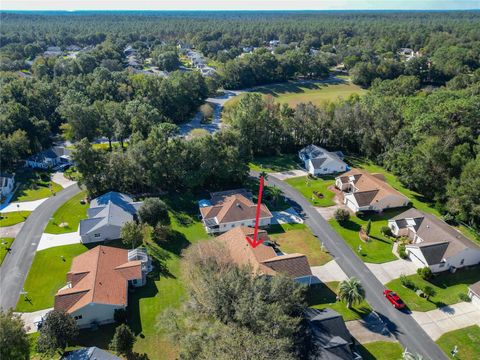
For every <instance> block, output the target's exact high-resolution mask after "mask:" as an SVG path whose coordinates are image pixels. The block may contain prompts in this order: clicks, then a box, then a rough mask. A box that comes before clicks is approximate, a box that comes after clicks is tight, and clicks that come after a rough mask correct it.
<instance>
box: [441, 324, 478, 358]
mask: <svg viewBox="0 0 480 360" xmlns="http://www.w3.org/2000/svg"><path fill="white" fill-rule="evenodd" d="M436 343H437V344H438V346H440V348H441V349H442V350H443V351H444V352H445V354H447V356H448V357H449V358H450V359H458V360H471V359H480V326H478V325H473V326H469V327H466V328H464V329H459V330H455V331H450V332H448V333H446V334H443V335H442V336H441V337H440V338H439V339H438V340H437V341H436ZM455 346H457V347H458V354H457V355H456V356H455V357H453V356H452V354H451V353H450V352H451V351H452V350H453V348H454V347H455Z"/></svg>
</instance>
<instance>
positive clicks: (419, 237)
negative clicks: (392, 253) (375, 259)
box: [388, 208, 480, 272]
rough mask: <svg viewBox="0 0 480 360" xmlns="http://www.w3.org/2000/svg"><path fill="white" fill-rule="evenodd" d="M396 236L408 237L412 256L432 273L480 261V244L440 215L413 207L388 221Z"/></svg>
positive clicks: (412, 258) (479, 262)
mask: <svg viewBox="0 0 480 360" xmlns="http://www.w3.org/2000/svg"><path fill="white" fill-rule="evenodd" d="M388 227H389V228H390V229H391V230H392V232H393V234H394V235H395V236H406V237H407V238H408V239H409V240H410V241H411V243H410V244H408V245H406V246H405V248H406V251H407V254H408V256H409V258H410V259H411V260H412V261H413V262H414V263H415V264H417V265H418V266H421V267H425V266H428V267H429V268H430V270H432V272H440V271H445V270H451V271H454V270H455V269H457V268H461V267H464V266H471V265H477V264H480V247H479V246H478V245H476V244H474V243H473V242H471V241H470V240H469V239H467V238H466V237H465V236H463V235H462V234H461V233H460V232H459V231H457V230H455V229H454V228H452V227H451V226H449V225H448V224H447V223H446V222H444V221H442V220H440V219H438V218H437V217H435V216H433V215H431V214H427V213H424V212H422V211H419V210H417V209H414V208H412V209H409V210H407V211H405V212H403V213H401V214H399V215H397V216H395V217H394V218H392V219H390V220H388Z"/></svg>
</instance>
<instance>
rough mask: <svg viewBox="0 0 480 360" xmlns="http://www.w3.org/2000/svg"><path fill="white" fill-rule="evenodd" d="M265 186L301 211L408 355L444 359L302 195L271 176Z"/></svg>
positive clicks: (414, 322) (430, 340)
mask: <svg viewBox="0 0 480 360" xmlns="http://www.w3.org/2000/svg"><path fill="white" fill-rule="evenodd" d="M250 174H251V176H255V177H258V176H259V173H258V172H256V171H251V172H250ZM266 184H267V185H275V186H277V187H278V188H280V189H281V190H282V191H283V193H284V195H285V196H286V197H287V198H288V199H290V200H291V201H293V202H294V203H296V204H297V205H298V206H299V207H301V208H302V210H303V212H304V214H303V215H304V217H305V223H306V224H307V225H308V226H309V227H310V229H311V230H312V232H313V234H314V235H315V236H316V237H317V238H318V239H319V241H320V242H322V243H324V245H325V247H326V248H327V249H328V251H329V252H330V254H331V255H332V256H333V257H334V258H335V260H336V262H337V263H338V265H339V266H340V267H341V268H342V270H343V271H344V272H345V273H346V274H347V276H349V277H356V278H357V279H359V280H360V281H361V282H362V284H363V287H364V288H365V292H366V299H367V301H368V302H369V303H370V305H371V306H372V307H373V309H374V310H375V312H376V313H378V315H380V316H381V318H382V319H383V320H384V321H385V322H386V323H387V326H388V328H389V330H390V331H391V332H392V334H394V335H395V336H396V338H397V339H398V341H399V342H400V343H401V344H402V345H403V347H404V348H406V349H407V350H408V352H410V353H414V354H415V353H417V354H421V355H423V356H424V357H426V358H427V359H432V360H433V359H435V360H444V359H445V360H446V359H447V356H446V355H445V354H444V353H443V351H442V350H441V349H440V348H439V347H438V346H437V344H435V342H434V341H433V340H432V339H431V338H430V337H429V336H428V335H427V333H426V332H425V331H424V330H423V329H422V328H421V327H420V325H418V324H417V322H416V321H415V319H414V318H413V317H412V316H411V314H409V313H406V312H401V311H399V310H396V309H394V308H393V307H392V306H391V304H390V303H389V302H387V301H386V300H385V298H384V296H383V290H384V289H385V287H384V286H383V285H382V284H381V283H380V281H379V280H378V279H377V278H376V277H375V275H374V274H373V273H372V272H371V271H370V270H369V269H368V267H367V266H366V265H365V263H364V262H363V261H362V260H360V259H359V258H358V257H357V256H356V255H355V253H354V252H353V251H352V249H350V247H349V246H348V245H347V243H346V242H345V241H344V240H343V239H342V238H341V237H340V235H338V234H337V233H336V232H335V230H333V228H332V227H331V226H330V224H328V222H327V221H326V220H325V219H324V218H323V217H322V216H321V215H320V214H319V213H318V211H317V210H316V209H315V208H314V207H313V206H312V205H310V203H309V202H308V201H307V200H306V199H305V198H304V197H303V195H301V194H300V193H299V192H297V190H295V189H294V188H293V187H291V186H290V185H288V184H287V183H285V182H283V181H281V180H279V179H277V178H275V177H273V176H271V175H270V176H268V178H267V179H266Z"/></svg>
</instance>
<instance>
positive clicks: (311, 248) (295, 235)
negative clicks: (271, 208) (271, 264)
mask: <svg viewBox="0 0 480 360" xmlns="http://www.w3.org/2000/svg"><path fill="white" fill-rule="evenodd" d="M268 233H269V235H270V237H271V238H272V239H273V240H275V241H276V242H277V243H278V244H279V247H280V250H282V251H283V252H284V253H287V254H292V253H301V254H305V255H306V256H307V259H308V263H309V264H310V266H321V265H324V264H326V263H327V262H329V261H330V260H332V257H331V256H330V255H329V254H328V253H327V252H325V251H322V249H321V245H320V242H319V241H318V239H317V238H316V237H315V236H313V234H312V232H311V231H310V229H309V228H308V227H307V226H306V225H305V224H281V225H272V226H270V229H269V230H268Z"/></svg>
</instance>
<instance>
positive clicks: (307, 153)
mask: <svg viewBox="0 0 480 360" xmlns="http://www.w3.org/2000/svg"><path fill="white" fill-rule="evenodd" d="M298 155H299V156H300V158H301V159H303V160H305V161H306V160H310V161H311V162H312V165H313V167H314V168H318V167H320V166H322V165H323V163H324V162H326V161H328V160H329V161H335V162H339V163H342V164H343V165H345V166H346V165H347V164H345V162H344V161H343V160H342V159H341V158H340V156H339V155H338V153H336V152H331V151H328V150H326V149H324V148H322V147H320V146H317V145H313V144H312V145H308V146H306V147H305V148H303V149H302V150H300V152H299V153H298Z"/></svg>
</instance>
